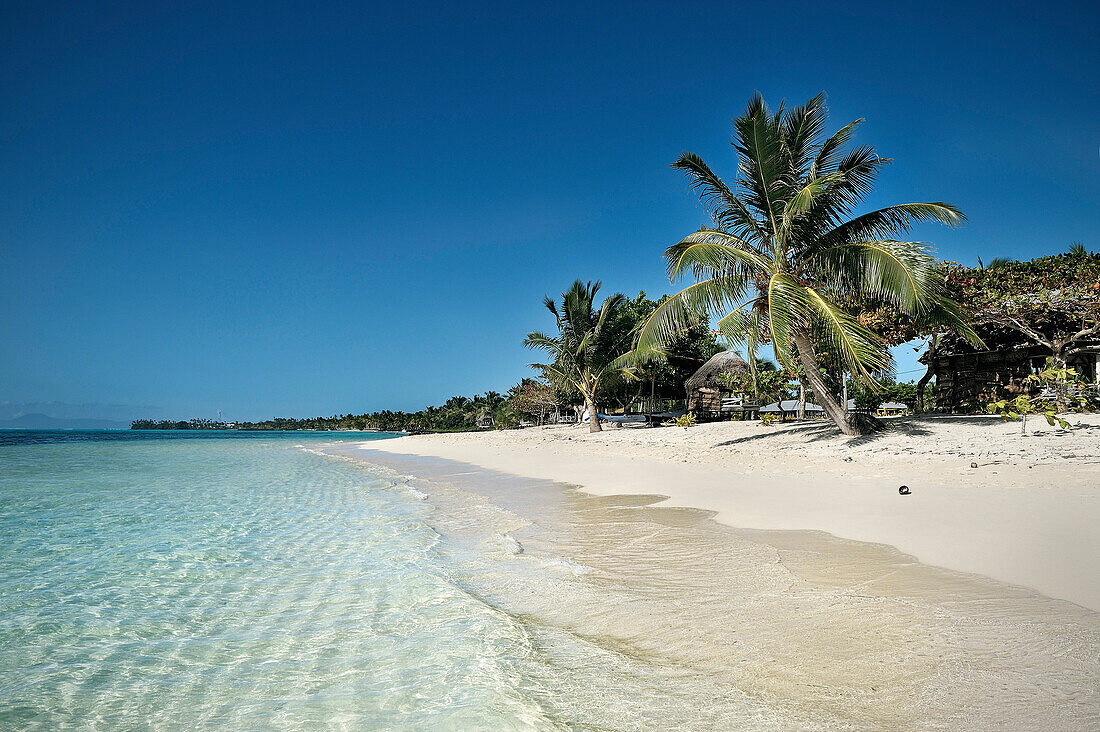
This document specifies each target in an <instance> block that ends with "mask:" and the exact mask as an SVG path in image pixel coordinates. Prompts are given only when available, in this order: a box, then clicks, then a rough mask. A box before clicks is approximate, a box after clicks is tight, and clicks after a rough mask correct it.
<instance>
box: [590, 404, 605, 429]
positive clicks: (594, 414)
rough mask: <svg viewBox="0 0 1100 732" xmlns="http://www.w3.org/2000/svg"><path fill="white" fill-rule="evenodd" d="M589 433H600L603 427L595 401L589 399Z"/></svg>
mask: <svg viewBox="0 0 1100 732" xmlns="http://www.w3.org/2000/svg"><path fill="white" fill-rule="evenodd" d="M587 401H588V431H589V432H600V431H602V430H603V427H600V410H598V409H597V408H596V402H595V400H592V399H588V400H587Z"/></svg>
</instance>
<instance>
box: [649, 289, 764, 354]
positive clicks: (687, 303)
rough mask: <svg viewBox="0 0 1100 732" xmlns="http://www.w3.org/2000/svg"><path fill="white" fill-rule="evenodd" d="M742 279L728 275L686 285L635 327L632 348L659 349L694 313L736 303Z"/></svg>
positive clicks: (713, 311)
mask: <svg viewBox="0 0 1100 732" xmlns="http://www.w3.org/2000/svg"><path fill="white" fill-rule="evenodd" d="M745 287H746V285H745V283H744V282H743V281H737V282H731V281H730V278H727V277H714V278H711V279H709V280H703V281H702V282H696V283H695V284H693V285H689V286H688V287H685V288H684V289H683V290H681V291H680V292H678V293H676V294H675V295H672V296H671V297H669V298H668V299H667V300H665V301H664V302H663V303H661V304H660V305H658V306H657V307H656V308H655V309H654V310H653V312H652V313H650V314H649V317H648V318H646V321H645V323H643V324H642V327H641V328H640V329H639V330H638V336H637V338H636V340H635V342H634V350H637V351H642V352H645V351H651V350H654V349H660V348H661V347H662V345H663V344H665V343H668V342H669V341H671V340H672V339H673V338H675V337H676V335H677V334H678V333H679V332H680V331H681V330H683V329H684V328H687V327H688V326H690V325H691V323H692V318H693V316H695V315H696V314H697V313H700V312H703V313H707V314H716V313H721V312H724V311H725V310H726V309H727V308H732V307H735V306H736V305H737V299H739V296H738V293H743V292H744V289H745Z"/></svg>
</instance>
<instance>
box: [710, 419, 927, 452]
mask: <svg viewBox="0 0 1100 732" xmlns="http://www.w3.org/2000/svg"><path fill="white" fill-rule="evenodd" d="M885 424H886V428H885V429H883V430H880V431H878V432H872V433H870V434H867V435H860V436H859V437H852V438H850V439H848V440H847V441H846V442H845V443H844V446H845V447H859V446H860V445H866V444H868V443H872V442H875V441H876V440H880V439H882V438H883V437H885V436H887V435H896V434H905V435H909V436H914V437H919V436H924V435H930V434H932V431H931V430H929V429H928V428H927V427H926V426H924V425H922V424H920V422H919V420H918V419H917V418H906V419H896V420H890V421H888V422H886V423H885ZM790 434H796V435H805V437H806V442H823V441H826V440H835V439H836V438H838V437H842V436H843V435H842V434H841V432H840V428H838V427H837V426H836V425H834V424H833V423H832V422H827V421H825V420H814V421H812V422H796V423H794V425H793V426H791V427H788V428H786V429H779V430H769V431H767V432H761V433H760V434H756V435H749V436H747V437H738V438H737V439H734V440H727V441H726V442H719V443H718V444H716V445H714V447H730V446H733V445H744V444H746V443H751V442H756V441H766V440H770V439H775V438H777V437H779V436H780V435H790Z"/></svg>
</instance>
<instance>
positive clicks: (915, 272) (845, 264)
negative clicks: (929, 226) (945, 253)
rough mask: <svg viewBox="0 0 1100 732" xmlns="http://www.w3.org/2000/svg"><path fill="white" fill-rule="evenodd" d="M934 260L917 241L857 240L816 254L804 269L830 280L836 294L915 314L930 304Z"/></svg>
mask: <svg viewBox="0 0 1100 732" xmlns="http://www.w3.org/2000/svg"><path fill="white" fill-rule="evenodd" d="M935 263H936V262H935V259H933V258H932V256H931V255H930V254H929V253H928V249H927V248H926V247H925V246H924V245H923V244H921V243H919V242H905V241H893V240H886V239H880V240H877V241H858V242H850V243H848V244H841V245H839V246H835V247H832V248H830V249H826V250H824V251H820V252H816V253H815V254H814V255H813V256H811V257H810V258H809V259H808V261H807V263H806V264H807V269H810V270H813V271H815V272H817V273H819V274H820V275H824V277H825V278H827V279H829V280H832V281H833V283H834V288H835V289H837V290H838V291H845V292H848V293H853V294H859V295H863V296H865V297H867V298H869V299H870V300H872V301H882V302H889V303H892V304H894V305H896V306H897V307H898V308H899V309H900V310H901V311H902V312H904V313H906V314H909V315H915V314H917V313H920V312H921V311H923V310H925V309H926V308H927V307H928V306H929V304H930V303H931V301H932V295H933V291H934V288H935V285H936V280H935V278H934V276H933V268H934V266H935Z"/></svg>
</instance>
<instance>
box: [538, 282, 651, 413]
mask: <svg viewBox="0 0 1100 732" xmlns="http://www.w3.org/2000/svg"><path fill="white" fill-rule="evenodd" d="M599 291H600V283H599V282H588V283H585V282H581V281H580V280H577V281H576V282H574V283H573V286H572V287H570V288H569V290H567V291H566V292H563V293H562V302H561V307H560V308H559V307H558V304H557V303H556V302H555V301H554V300H553V299H552V298H550V297H547V298H546V299H545V301H544V304H545V305H546V309H547V310H549V311H550V312H551V313H552V314H553V316H554V319H555V320H556V321H557V326H558V334H557V335H550V334H547V333H541V332H538V331H535V332H533V333H528V334H527V338H526V339H525V340H524V341H523V344H524V345H525V346H527V347H528V348H532V349H536V350H541V351H545V352H546V353H547V354H549V355H550V356H551V357H552V358H553V361H552V362H551V363H533V364H531V366H534V367H535V368H538V369H542V371H543V372H544V373H546V374H547V375H549V376H550V377H551V378H552V379H554V380H556V381H559V382H561V383H563V384H567V385H569V386H571V387H573V388H575V389H576V390H577V391H579V392H580V393H581V396H582V397H583V398H584V402H585V406H586V407H587V410H588V420H589V429H590V430H591V431H592V432H599V431H600V420H599V416H598V415H599V407H598V405H597V400H598V398H599V396H600V393H601V391H602V389H603V388H604V387H606V386H608V385H610V383H611V382H612V381H613V380H615V379H617V378H621V377H622V376H623V375H624V374H625V373H626V370H627V369H626V362H627V361H629V358H628V356H627V354H629V352H630V342H631V340H632V339H633V335H634V333H633V330H632V329H631V328H629V327H627V325H626V324H625V323H624V322H623V319H622V318H620V317H619V315H620V312H619V311H620V310H621V306H622V304H623V301H624V298H623V296H622V295H621V294H615V295H611V296H609V297H608V298H607V299H605V300H604V301H603V304H602V305H600V307H599V308H596V305H595V302H596V294H597V293H598V292H599Z"/></svg>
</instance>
